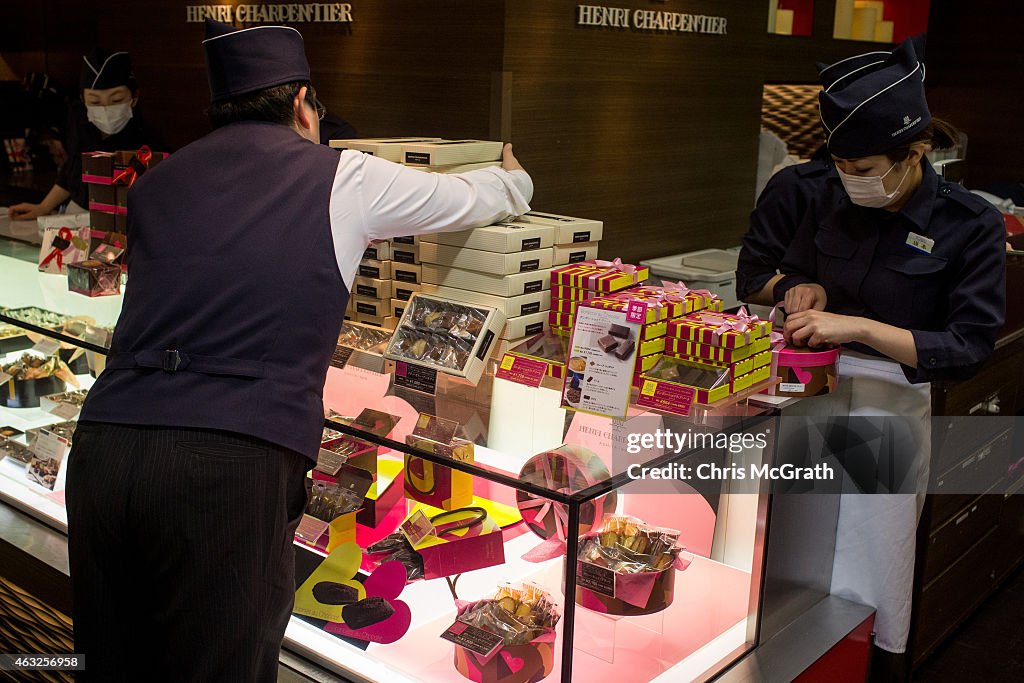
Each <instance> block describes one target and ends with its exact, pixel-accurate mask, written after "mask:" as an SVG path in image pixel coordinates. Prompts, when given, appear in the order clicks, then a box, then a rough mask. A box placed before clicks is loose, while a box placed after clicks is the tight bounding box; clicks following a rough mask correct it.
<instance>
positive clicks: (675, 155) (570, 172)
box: [505, 0, 767, 261]
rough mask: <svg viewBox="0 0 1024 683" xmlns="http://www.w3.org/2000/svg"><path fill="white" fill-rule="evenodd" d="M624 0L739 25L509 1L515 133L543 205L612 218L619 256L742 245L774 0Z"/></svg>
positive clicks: (608, 231) (609, 227)
mask: <svg viewBox="0 0 1024 683" xmlns="http://www.w3.org/2000/svg"><path fill="white" fill-rule="evenodd" d="M613 4H614V5H615V6H622V7H630V8H632V9H665V10H670V11H687V12H694V13H699V12H701V11H703V12H705V13H707V14H711V15H716V16H725V17H726V18H727V19H728V21H729V24H728V34H727V35H725V36H716V35H700V34H670V33H651V32H645V31H634V30H632V29H607V28H590V27H579V28H577V27H576V26H575V22H576V19H575V14H574V8H575V5H576V3H574V2H569V1H567V0H557V1H555V2H549V1H545V0H525V1H521V2H516V3H514V5H513V4H510V6H509V17H508V19H507V23H506V26H507V29H506V51H505V69H506V71H508V72H510V73H511V74H512V75H513V84H514V85H513V88H512V95H511V98H512V114H511V118H512V121H511V131H512V140H513V141H514V142H515V144H516V149H517V152H518V153H519V154H520V156H521V158H522V160H523V163H524V164H525V165H526V166H527V168H528V169H529V170H530V172H531V173H532V174H533V175H534V180H535V184H536V187H537V194H536V198H535V200H534V205H535V206H537V207H538V208H542V209H545V210H550V211H554V212H560V213H572V214H578V215H583V216H587V217H593V218H599V219H602V220H604V221H605V240H604V242H603V244H602V246H601V252H600V253H601V255H602V256H603V257H608V258H611V257H616V256H618V257H622V258H623V259H625V260H631V261H635V260H638V259H640V258H648V257H654V256H662V255H666V254H672V253H679V252H682V251H690V250H694V249H700V248H706V247H727V246H731V245H733V244H737V243H738V242H739V236H740V235H742V233H743V232H744V231H745V230H746V225H747V215H748V213H749V211H750V208H751V205H752V203H753V186H754V175H755V171H756V154H757V135H758V128H759V120H760V106H761V105H760V101H761V86H762V83H763V80H762V71H763V69H762V66H761V64H760V59H761V54H760V52H761V50H762V48H761V47H760V46H761V45H763V35H762V34H764V32H765V25H766V22H767V3H765V4H764V6H761V4H760V3H757V5H756V7H755V6H754V5H753V4H752V3H749V2H747V3H745V2H741V1H739V0H732V1H725V2H717V3H703V5H704V6H701V4H698V3H691V5H690V6H687V7H685V8H683V7H681V6H677V5H674V4H673V5H664V6H661V5H651V4H650V3H647V2H642V1H641V0H632V1H620V2H616V3H613Z"/></svg>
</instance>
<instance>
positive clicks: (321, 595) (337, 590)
mask: <svg viewBox="0 0 1024 683" xmlns="http://www.w3.org/2000/svg"><path fill="white" fill-rule="evenodd" d="M313 598H314V599H315V600H316V601H317V602H319V603H323V604H324V605H348V604H350V603H354V602H356V601H357V600H359V591H358V590H357V589H356V588H355V587H354V586H348V585H346V584H344V583H337V582H335V581H321V582H320V583H318V584H316V585H315V586H313Z"/></svg>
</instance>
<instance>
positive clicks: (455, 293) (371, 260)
mask: <svg viewBox="0 0 1024 683" xmlns="http://www.w3.org/2000/svg"><path fill="white" fill-rule="evenodd" d="M330 144H331V146H332V147H334V148H335V149H339V150H345V149H351V150H356V151H360V152H363V153H364V154H370V155H373V156H378V157H380V158H382V159H386V160H388V161H394V162H396V163H400V164H404V165H406V166H409V167H410V168H416V169H418V170H422V171H430V172H435V173H463V172H466V171H471V170H476V169H479V168H486V167H488V166H499V165H500V163H501V162H500V158H501V148H502V143H500V142H493V141H483V140H442V139H440V138H423V137H419V138H411V137H407V138H375V139H360V140H332V141H331V143H330ZM601 235H602V223H601V222H600V221H594V220H588V219H583V218H575V217H572V216H560V215H557V214H549V213H542V212H535V211H531V212H529V213H527V214H525V215H523V216H518V217H516V218H515V219H512V220H508V221H504V222H501V223H497V224H495V225H491V226H488V227H485V228H478V229H476V230H466V231H460V232H444V233H431V234H426V235H419V236H416V237H403V238H394V239H391V240H385V241H382V242H375V243H373V244H371V245H370V246H369V247H368V248H367V250H366V253H365V254H364V258H363V261H362V262H361V264H360V267H359V272H358V276H357V277H356V279H355V283H354V287H353V292H352V294H353V296H352V297H351V298H350V301H349V309H348V311H347V317H349V318H350V319H353V320H355V321H357V322H362V323H368V324H372V325H380V326H383V327H387V328H394V326H395V325H396V324H397V322H398V320H399V319H400V318H401V316H402V313H403V312H404V309H405V306H406V303H407V302H408V300H409V297H410V296H411V295H412V294H413V293H415V292H423V293H426V294H431V295H433V296H435V297H440V298H444V299H451V300H453V301H459V302H462V303H468V304H474V305H479V306H487V307H490V308H496V309H498V310H499V311H501V312H502V314H504V315H505V317H506V318H507V322H506V324H505V327H504V329H503V330H502V333H501V336H500V337H499V339H498V342H497V343H496V344H495V345H494V350H495V353H497V354H498V355H499V356H500V355H501V354H503V353H504V352H505V351H507V350H508V349H509V348H511V347H513V346H516V345H518V344H519V343H521V342H523V341H524V340H525V339H527V338H529V337H531V336H533V335H536V334H538V333H540V332H543V331H544V330H545V329H546V327H547V323H548V313H549V311H550V310H551V293H550V274H551V270H552V268H554V267H557V266H562V265H566V264H571V263H578V262H581V261H585V260H588V259H593V258H595V257H596V256H597V248H598V242H599V241H600V239H601Z"/></svg>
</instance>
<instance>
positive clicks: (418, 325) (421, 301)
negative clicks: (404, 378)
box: [384, 293, 505, 384]
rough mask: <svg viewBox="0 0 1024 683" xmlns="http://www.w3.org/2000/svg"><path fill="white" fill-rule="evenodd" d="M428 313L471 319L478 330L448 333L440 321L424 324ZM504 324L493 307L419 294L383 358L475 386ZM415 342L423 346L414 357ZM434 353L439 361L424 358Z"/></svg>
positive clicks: (412, 300)
mask: <svg viewBox="0 0 1024 683" xmlns="http://www.w3.org/2000/svg"><path fill="white" fill-rule="evenodd" d="M431 313H440V314H441V316H442V319H443V317H444V316H446V315H450V317H451V319H452V320H459V319H463V318H469V317H472V318H473V319H474V320H476V321H478V322H479V330H476V331H474V332H473V333H469V332H467V331H462V332H453V331H452V330H457V327H453V328H452V330H446V329H443V328H444V327H445V324H444V322H443V320H442V319H437V318H435V321H436V322H437V323H438V324H431V323H426V322H425V319H426V316H429V315H430V314H431ZM504 325H505V315H504V314H503V313H502V312H501V311H499V310H497V309H495V308H489V307H486V306H470V305H468V304H465V303H460V302H456V301H450V300H447V299H442V298H440V297H433V296H430V295H427V294H422V293H419V294H416V295H414V296H413V297H412V298H411V299H410V300H409V305H408V306H406V308H405V312H404V313H403V315H402V318H401V320H399V322H398V326H397V328H396V329H395V335H394V336H393V337H392V338H391V343H390V344H389V345H388V349H387V351H386V352H385V353H384V356H385V357H386V358H388V359H390V360H394V361H399V362H405V363H411V364H414V365H420V366H423V367H428V368H432V369H434V370H437V371H438V372H443V373H446V374H449V375H453V376H455V377H464V378H466V379H467V380H469V381H470V382H472V383H473V384H476V383H477V382H478V381H479V379H480V376H481V375H482V374H483V370H484V366H485V364H486V363H485V362H486V360H487V357H488V354H489V353H490V351H491V347H492V346H493V345H494V344H495V343H496V342H497V339H498V337H499V336H500V335H501V331H502V328H503V327H504ZM419 340H423V341H424V342H425V344H426V346H427V348H426V350H425V354H416V353H413V352H412V350H411V349H412V348H413V347H414V346H415V344H416V342H418V341H419ZM421 346H422V345H421ZM407 347H409V348H407ZM434 352H439V354H440V355H442V356H443V358H442V359H440V360H434V359H432V358H430V357H427V356H428V355H430V354H433V353H434Z"/></svg>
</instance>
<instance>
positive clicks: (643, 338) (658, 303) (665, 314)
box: [585, 284, 722, 387]
mask: <svg viewBox="0 0 1024 683" xmlns="http://www.w3.org/2000/svg"><path fill="white" fill-rule="evenodd" d="M631 301H643V302H644V303H645V304H646V305H647V307H646V311H645V314H644V322H643V324H641V326H640V331H639V333H638V339H637V341H636V342H635V345H636V349H637V358H636V366H635V367H634V369H633V386H635V387H639V386H640V376H641V374H642V373H644V372H647V371H648V370H650V369H651V368H653V367H654V365H655V363H657V362H658V359H659V358H660V357H661V356H662V354H664V353H665V351H666V346H667V334H668V327H669V325H670V324H671V323H672V322H673V321H674V320H677V319H679V318H681V317H682V316H685V315H688V314H691V313H693V312H694V311H704V310H708V311H719V310H721V306H722V300H721V299H719V298H718V297H716V296H714V295H713V294H711V293H710V292H706V291H700V292H698V291H693V290H689V289H687V288H686V287H685V286H683V285H681V284H680V285H671V284H669V285H668V286H667V287H666V286H662V287H643V286H641V287H634V288H632V289H627V290H624V291H621V292H617V293H615V294H609V295H605V296H597V297H594V298H591V299H588V300H587V301H586V303H585V305H586V306H589V307H591V308H603V309H607V310H614V311H621V312H623V313H625V312H626V311H627V310H628V309H629V304H630V302H631Z"/></svg>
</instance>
